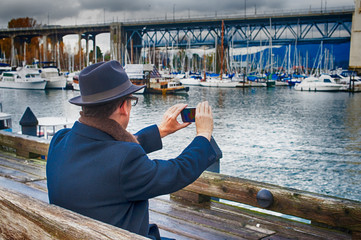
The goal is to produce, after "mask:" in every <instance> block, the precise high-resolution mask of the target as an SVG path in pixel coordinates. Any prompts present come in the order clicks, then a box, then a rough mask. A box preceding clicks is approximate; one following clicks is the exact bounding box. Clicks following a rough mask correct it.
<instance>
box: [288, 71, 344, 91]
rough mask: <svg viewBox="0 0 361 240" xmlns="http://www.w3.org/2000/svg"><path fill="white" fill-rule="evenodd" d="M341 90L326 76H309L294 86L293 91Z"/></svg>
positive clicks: (339, 85)
mask: <svg viewBox="0 0 361 240" xmlns="http://www.w3.org/2000/svg"><path fill="white" fill-rule="evenodd" d="M341 88H342V85H341V84H338V83H336V82H335V81H334V79H333V78H332V77H330V76H328V75H322V76H321V77H314V76H311V77H308V78H305V79H304V80H302V82H301V83H297V84H296V85H295V90H297V91H315V92H316V91H340V90H341Z"/></svg>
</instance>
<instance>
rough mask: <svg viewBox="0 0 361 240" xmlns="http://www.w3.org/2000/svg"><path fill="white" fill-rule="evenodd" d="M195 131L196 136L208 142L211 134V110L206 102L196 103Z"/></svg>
mask: <svg viewBox="0 0 361 240" xmlns="http://www.w3.org/2000/svg"><path fill="white" fill-rule="evenodd" d="M196 129H197V136H203V137H205V138H207V139H208V140H209V141H210V140H211V136H212V132H213V115H212V108H211V106H209V104H208V102H207V101H206V102H201V103H198V105H197V108H196Z"/></svg>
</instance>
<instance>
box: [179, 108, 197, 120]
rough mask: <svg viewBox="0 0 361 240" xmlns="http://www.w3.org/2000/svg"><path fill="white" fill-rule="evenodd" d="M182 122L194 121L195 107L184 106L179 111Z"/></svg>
mask: <svg viewBox="0 0 361 240" xmlns="http://www.w3.org/2000/svg"><path fill="white" fill-rule="evenodd" d="M181 116H182V121H183V122H195V121H196V108H185V109H183V110H182V112H181Z"/></svg>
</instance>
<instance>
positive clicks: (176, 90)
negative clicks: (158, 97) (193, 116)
mask: <svg viewBox="0 0 361 240" xmlns="http://www.w3.org/2000/svg"><path fill="white" fill-rule="evenodd" d="M188 91H189V87H174V88H145V91H144V93H155V94H163V95H166V94H187V93H188Z"/></svg>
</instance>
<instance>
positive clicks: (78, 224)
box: [0, 187, 147, 240]
mask: <svg viewBox="0 0 361 240" xmlns="http://www.w3.org/2000/svg"><path fill="white" fill-rule="evenodd" d="M1 237H2V238H4V239H74V240H75V239H147V238H144V237H142V236H139V235H136V234H133V233H130V232H128V231H125V230H123V229H120V228H117V227H114V226H111V225H108V224H105V223H102V222H99V221H96V220H94V219H90V218H88V217H85V216H82V215H80V214H76V213H74V212H71V211H69V210H66V209H63V208H60V207H57V206H54V205H49V204H46V203H44V202H42V201H39V200H36V199H33V198H30V197H28V196H26V195H23V194H20V193H17V192H14V191H10V190H8V189H5V188H2V187H0V238H1Z"/></svg>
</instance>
